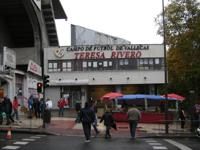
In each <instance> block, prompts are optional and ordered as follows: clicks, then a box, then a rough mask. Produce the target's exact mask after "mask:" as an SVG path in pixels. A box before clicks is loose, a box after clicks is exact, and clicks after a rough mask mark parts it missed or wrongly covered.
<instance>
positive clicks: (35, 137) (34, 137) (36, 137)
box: [30, 136, 41, 139]
mask: <svg viewBox="0 0 200 150" xmlns="http://www.w3.org/2000/svg"><path fill="white" fill-rule="evenodd" d="M30 138H33V139H40V138H41V137H39V136H31V137H30Z"/></svg>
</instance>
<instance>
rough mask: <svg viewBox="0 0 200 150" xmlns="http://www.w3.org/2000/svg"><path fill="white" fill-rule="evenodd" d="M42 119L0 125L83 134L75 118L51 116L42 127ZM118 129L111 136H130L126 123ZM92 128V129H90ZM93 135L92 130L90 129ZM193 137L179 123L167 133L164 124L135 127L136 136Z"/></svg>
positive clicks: (32, 131)
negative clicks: (48, 121)
mask: <svg viewBox="0 0 200 150" xmlns="http://www.w3.org/2000/svg"><path fill="white" fill-rule="evenodd" d="M42 125H43V120H42V119H36V118H32V119H28V118H21V121H20V122H18V123H14V124H11V125H10V126H7V125H1V126H0V127H1V130H2V131H7V130H8V128H9V127H11V128H12V131H15V132H28V133H43V134H53V135H68V136H83V130H82V125H81V123H75V118H67V117H52V118H51V123H50V124H48V125H46V126H45V128H42ZM117 128H118V130H117V131H115V130H111V134H112V136H113V137H127V138H129V137H130V133H129V125H128V123H117ZM98 129H99V130H100V135H99V136H100V137H103V136H104V133H105V127H104V125H103V124H102V123H101V124H99V125H98ZM92 130H93V129H92ZM92 134H93V135H94V131H92ZM172 136H173V137H195V135H194V134H193V133H190V130H189V128H186V129H181V128H180V125H174V124H173V125H172V124H171V125H169V134H165V125H164V124H149V123H148V124H143V123H139V124H138V128H137V137H172Z"/></svg>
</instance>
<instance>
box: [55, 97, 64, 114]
mask: <svg viewBox="0 0 200 150" xmlns="http://www.w3.org/2000/svg"><path fill="white" fill-rule="evenodd" d="M65 105H66V101H65V99H64V98H60V99H59V100H58V104H57V106H58V108H59V112H58V116H59V117H63V116H64V107H65Z"/></svg>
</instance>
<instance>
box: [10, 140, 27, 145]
mask: <svg viewBox="0 0 200 150" xmlns="http://www.w3.org/2000/svg"><path fill="white" fill-rule="evenodd" d="M28 143H29V142H21V141H17V142H15V143H13V144H15V145H26V144H28Z"/></svg>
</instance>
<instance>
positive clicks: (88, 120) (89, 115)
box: [80, 102, 95, 142]
mask: <svg viewBox="0 0 200 150" xmlns="http://www.w3.org/2000/svg"><path fill="white" fill-rule="evenodd" d="M94 120H95V113H94V111H93V110H92V109H91V108H90V107H89V104H88V103H87V102H86V103H85V107H84V108H83V109H81V112H80V121H81V122H82V126H83V131H84V134H85V138H86V141H85V142H90V137H91V124H92V123H93V122H94Z"/></svg>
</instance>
